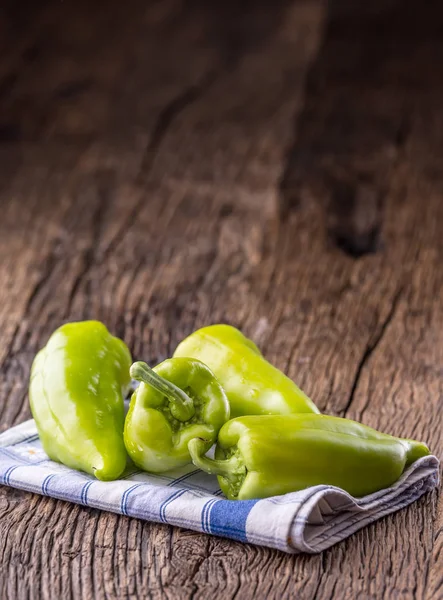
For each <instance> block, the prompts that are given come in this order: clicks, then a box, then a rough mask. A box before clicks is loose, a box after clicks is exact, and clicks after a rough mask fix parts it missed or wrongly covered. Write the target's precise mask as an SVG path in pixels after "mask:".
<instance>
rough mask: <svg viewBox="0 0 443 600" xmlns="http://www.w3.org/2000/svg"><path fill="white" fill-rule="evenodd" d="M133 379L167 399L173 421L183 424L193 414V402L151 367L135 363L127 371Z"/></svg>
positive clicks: (139, 362) (142, 363) (140, 362)
mask: <svg viewBox="0 0 443 600" xmlns="http://www.w3.org/2000/svg"><path fill="white" fill-rule="evenodd" d="M129 374H130V375H131V377H132V378H133V379H136V380H137V381H141V382H143V383H145V384H146V385H150V386H151V387H153V388H154V389H156V390H157V391H158V392H161V393H162V394H163V395H164V396H166V397H167V399H168V400H169V403H170V408H171V413H172V416H173V417H174V418H175V419H178V420H179V421H182V422H185V421H188V420H189V419H191V418H192V417H193V416H194V414H195V408H194V402H193V400H192V398H190V397H189V396H188V394H186V393H185V392H184V391H183V390H182V389H180V388H179V387H177V386H176V385H174V384H173V383H172V382H171V381H168V380H167V379H165V378H164V377H161V376H160V375H159V374H158V373H156V372H155V371H154V370H153V369H151V367H149V366H148V365H147V364H146V363H144V362H142V361H138V362H135V363H134V364H133V365H131V368H130V369H129Z"/></svg>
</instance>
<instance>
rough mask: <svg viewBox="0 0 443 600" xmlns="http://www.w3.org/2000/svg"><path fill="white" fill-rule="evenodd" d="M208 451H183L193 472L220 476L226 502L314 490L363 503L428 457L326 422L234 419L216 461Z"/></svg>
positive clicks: (411, 444) (193, 445)
mask: <svg viewBox="0 0 443 600" xmlns="http://www.w3.org/2000/svg"><path fill="white" fill-rule="evenodd" d="M206 448H207V445H206V443H205V442H204V441H202V440H199V439H195V440H191V441H190V443H189V451H190V453H191V456H192V460H193V462H194V464H195V465H196V466H197V467H199V468H200V469H202V470H203V471H206V472H207V473H211V474H215V475H218V480H219V483H220V487H221V489H222V490H223V492H224V493H225V495H226V496H227V497H228V498H229V499H231V500H248V499H253V498H266V497H268V496H275V495H280V494H286V493H288V492H295V491H297V490H301V489H304V488H307V487H310V486H313V485H320V484H326V485H334V486H337V487H340V488H342V489H344V490H346V491H347V492H349V493H350V494H352V495H353V496H357V497H360V496H365V495H367V494H371V493H372V492H376V491H377V490H380V489H383V488H385V487H388V486H390V485H391V484H393V483H394V482H395V481H396V480H397V479H398V478H399V477H400V475H401V474H402V473H403V471H404V469H405V468H406V467H408V466H409V465H410V464H411V463H413V462H414V461H415V460H417V459H418V458H420V457H422V456H426V455H428V454H429V449H428V448H427V446H426V445H425V444H423V443H420V442H416V441H414V440H407V439H401V438H396V437H392V436H390V435H387V434H384V433H380V432H378V431H376V430H375V429H371V428H370V427H366V426H365V425H360V424H359V423H356V422H354V421H350V420H348V419H341V418H339V417H328V416H326V415H308V414H300V415H287V416H282V415H271V416H249V417H239V418H237V419H233V420H231V421H228V422H227V423H226V424H225V425H224V426H223V427H222V428H221V430H220V432H219V435H218V443H217V448H216V452H215V459H211V458H208V457H206V456H205V452H206Z"/></svg>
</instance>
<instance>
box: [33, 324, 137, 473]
mask: <svg viewBox="0 0 443 600" xmlns="http://www.w3.org/2000/svg"><path fill="white" fill-rule="evenodd" d="M130 365H131V355H130V352H129V350H128V348H127V347H126V345H125V344H124V343H123V342H122V341H121V340H120V339H118V338H116V337H113V336H112V335H111V334H110V333H109V331H108V330H107V329H106V327H105V326H104V325H103V323H100V322H98V321H82V322H78V323H67V324H66V325H63V326H62V327H60V328H59V329H57V330H56V331H55V332H54V333H53V334H52V335H51V337H50V338H49V341H48V343H47V344H46V346H45V347H44V348H43V349H42V350H40V352H39V353H38V354H37V356H36V357H35V359H34V362H33V365H32V369H31V380H30V385H29V399H30V404H31V412H32V414H33V416H34V419H35V422H36V424H37V430H38V434H39V436H40V440H41V442H42V445H43V449H44V450H45V452H46V454H47V455H48V456H49V458H51V459H52V460H55V461H57V462H61V463H63V464H65V465H67V466H68V467H72V468H74V469H79V470H81V471H86V473H90V474H91V475H95V476H96V477H97V479H101V480H103V481H107V480H112V479H117V478H118V477H119V476H120V475H121V474H122V472H123V471H124V469H125V467H126V462H127V455H126V450H125V446H124V443H123V426H124V418H125V414H124V400H123V396H124V393H125V391H126V390H127V388H128V387H129V384H130V377H129V367H130Z"/></svg>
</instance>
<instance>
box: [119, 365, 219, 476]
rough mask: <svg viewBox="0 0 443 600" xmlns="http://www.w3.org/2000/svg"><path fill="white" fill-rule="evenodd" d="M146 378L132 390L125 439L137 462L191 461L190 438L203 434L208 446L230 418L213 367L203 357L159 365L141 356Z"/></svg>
mask: <svg viewBox="0 0 443 600" xmlns="http://www.w3.org/2000/svg"><path fill="white" fill-rule="evenodd" d="M131 376H132V377H133V378H134V379H137V380H139V381H141V384H140V386H139V387H138V388H137V389H136V391H135V392H134V394H133V395H132V399H131V405H130V407H129V412H128V415H127V417H126V422H125V433H124V440H125V445H126V449H127V451H128V454H129V456H130V457H131V459H132V460H133V462H134V463H135V464H136V465H137V466H138V467H140V468H141V469H143V470H145V471H148V472H150V473H162V472H165V471H169V470H171V469H174V468H176V467H181V466H183V465H186V464H188V463H190V462H191V457H190V454H189V451H188V443H189V441H190V440H191V439H193V438H204V439H205V442H202V446H203V447H204V448H205V452H206V451H207V450H208V449H209V448H210V447H211V446H212V444H213V443H214V442H215V439H216V437H217V433H218V431H219V429H220V427H221V426H222V425H223V424H224V423H225V422H226V421H227V420H228V419H229V402H228V399H227V398H226V395H225V392H224V390H223V388H222V387H221V385H220V383H219V382H218V381H217V379H216V378H215V375H214V374H213V373H212V371H211V370H210V369H209V368H208V367H207V366H206V365H204V364H203V363H202V362H200V361H199V360H195V359H191V358H170V359H168V360H165V361H164V362H162V363H160V364H159V365H157V366H156V367H154V369H151V368H150V367H148V365H147V364H146V363H143V362H136V363H134V364H133V365H132V367H131Z"/></svg>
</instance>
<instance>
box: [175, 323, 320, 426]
mask: <svg viewBox="0 0 443 600" xmlns="http://www.w3.org/2000/svg"><path fill="white" fill-rule="evenodd" d="M174 356H189V357H192V358H197V359H199V360H201V361H203V362H204V363H205V364H206V365H208V367H209V368H210V369H211V370H212V371H213V372H214V374H215V376H216V377H217V379H218V380H219V381H220V383H221V384H222V386H223V387H224V389H225V392H226V395H227V396H228V400H229V403H230V406H231V418H234V417H239V416H243V415H266V414H281V415H287V414H291V413H318V412H319V410H318V408H317V407H316V406H315V404H314V403H313V402H312V400H310V399H309V398H308V396H307V395H306V394H305V393H304V392H303V391H302V390H301V389H300V388H298V387H297V385H296V384H295V383H294V382H293V381H292V380H291V379H289V377H286V375H285V374H284V373H282V372H281V371H279V370H278V369H277V368H276V367H274V366H273V365H271V363H269V362H268V361H267V360H266V359H265V358H264V356H263V355H262V353H261V352H260V350H259V349H258V348H257V346H256V345H255V344H254V343H253V342H252V341H251V340H249V339H248V338H246V337H245V336H244V335H243V334H242V333H241V332H240V331H239V330H238V329H236V328H235V327H231V326H230V325H210V326H209V327H203V328H202V329H198V330H197V331H195V332H194V333H192V334H191V335H190V336H189V337H187V338H186V339H184V340H183V341H182V342H181V343H180V344H179V345H178V347H177V349H176V350H175V352H174Z"/></svg>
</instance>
